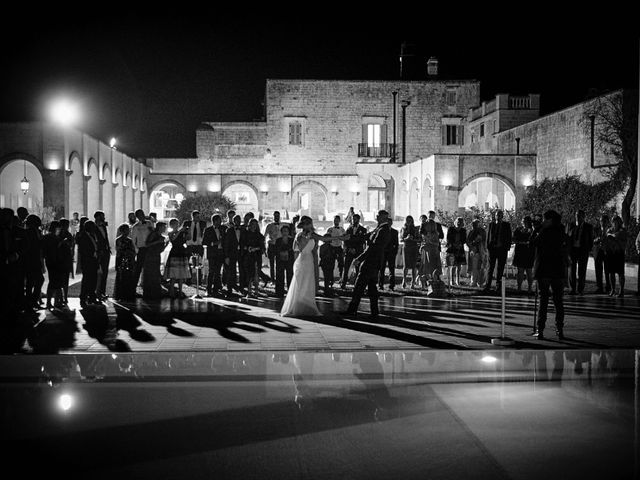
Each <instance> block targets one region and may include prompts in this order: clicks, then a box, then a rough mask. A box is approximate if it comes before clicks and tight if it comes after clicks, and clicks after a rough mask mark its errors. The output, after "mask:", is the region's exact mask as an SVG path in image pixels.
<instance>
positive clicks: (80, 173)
mask: <svg viewBox="0 0 640 480" xmlns="http://www.w3.org/2000/svg"><path fill="white" fill-rule="evenodd" d="M69 167H70V170H71V174H70V175H69V212H70V213H71V215H73V212H78V213H79V214H80V216H81V217H82V216H89V212H85V207H84V180H83V177H84V167H83V166H82V161H81V160H80V157H77V156H74V157H72V158H71V160H70V162H69ZM89 218H91V217H89Z"/></svg>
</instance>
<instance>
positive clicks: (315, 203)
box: [291, 180, 328, 220]
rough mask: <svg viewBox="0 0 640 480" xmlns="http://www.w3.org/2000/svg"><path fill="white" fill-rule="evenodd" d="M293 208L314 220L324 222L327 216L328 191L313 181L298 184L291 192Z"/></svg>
mask: <svg viewBox="0 0 640 480" xmlns="http://www.w3.org/2000/svg"><path fill="white" fill-rule="evenodd" d="M291 202H292V203H291V208H292V210H294V211H298V212H299V214H300V215H308V216H309V217H311V218H312V219H313V220H324V219H325V218H326V215H327V206H328V203H327V202H328V200H327V189H326V188H325V187H324V185H322V184H320V183H318V182H315V181H313V180H305V181H304V182H300V183H298V184H297V185H296V186H295V187H293V190H292V191H291Z"/></svg>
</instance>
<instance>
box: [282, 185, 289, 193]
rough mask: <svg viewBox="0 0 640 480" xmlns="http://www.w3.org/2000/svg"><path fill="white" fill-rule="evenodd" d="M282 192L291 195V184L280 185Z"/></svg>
mask: <svg viewBox="0 0 640 480" xmlns="http://www.w3.org/2000/svg"><path fill="white" fill-rule="evenodd" d="M280 191H281V192H282V193H289V184H288V183H281V184H280Z"/></svg>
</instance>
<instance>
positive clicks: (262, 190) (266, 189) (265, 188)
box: [260, 183, 269, 193]
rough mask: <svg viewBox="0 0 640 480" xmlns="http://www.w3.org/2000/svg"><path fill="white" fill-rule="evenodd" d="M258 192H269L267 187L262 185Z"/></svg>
mask: <svg viewBox="0 0 640 480" xmlns="http://www.w3.org/2000/svg"><path fill="white" fill-rule="evenodd" d="M260 191H261V192H262V193H268V192H269V187H268V186H267V185H265V184H264V183H263V184H262V185H261V186H260Z"/></svg>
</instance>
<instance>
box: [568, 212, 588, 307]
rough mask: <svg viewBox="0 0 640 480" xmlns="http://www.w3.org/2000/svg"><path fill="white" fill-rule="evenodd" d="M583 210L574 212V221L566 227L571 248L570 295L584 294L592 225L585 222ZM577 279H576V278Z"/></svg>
mask: <svg viewBox="0 0 640 480" xmlns="http://www.w3.org/2000/svg"><path fill="white" fill-rule="evenodd" d="M584 218H585V214H584V210H578V211H577V212H576V221H575V223H571V224H569V225H567V236H568V237H569V245H570V247H571V276H570V277H569V285H570V286H571V295H575V294H576V293H578V294H579V295H582V294H583V293H584V282H585V277H586V275H587V263H588V261H589V252H591V249H592V248H593V225H591V224H590V223H588V222H586V221H585V219H584ZM576 277H577V278H576Z"/></svg>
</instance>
